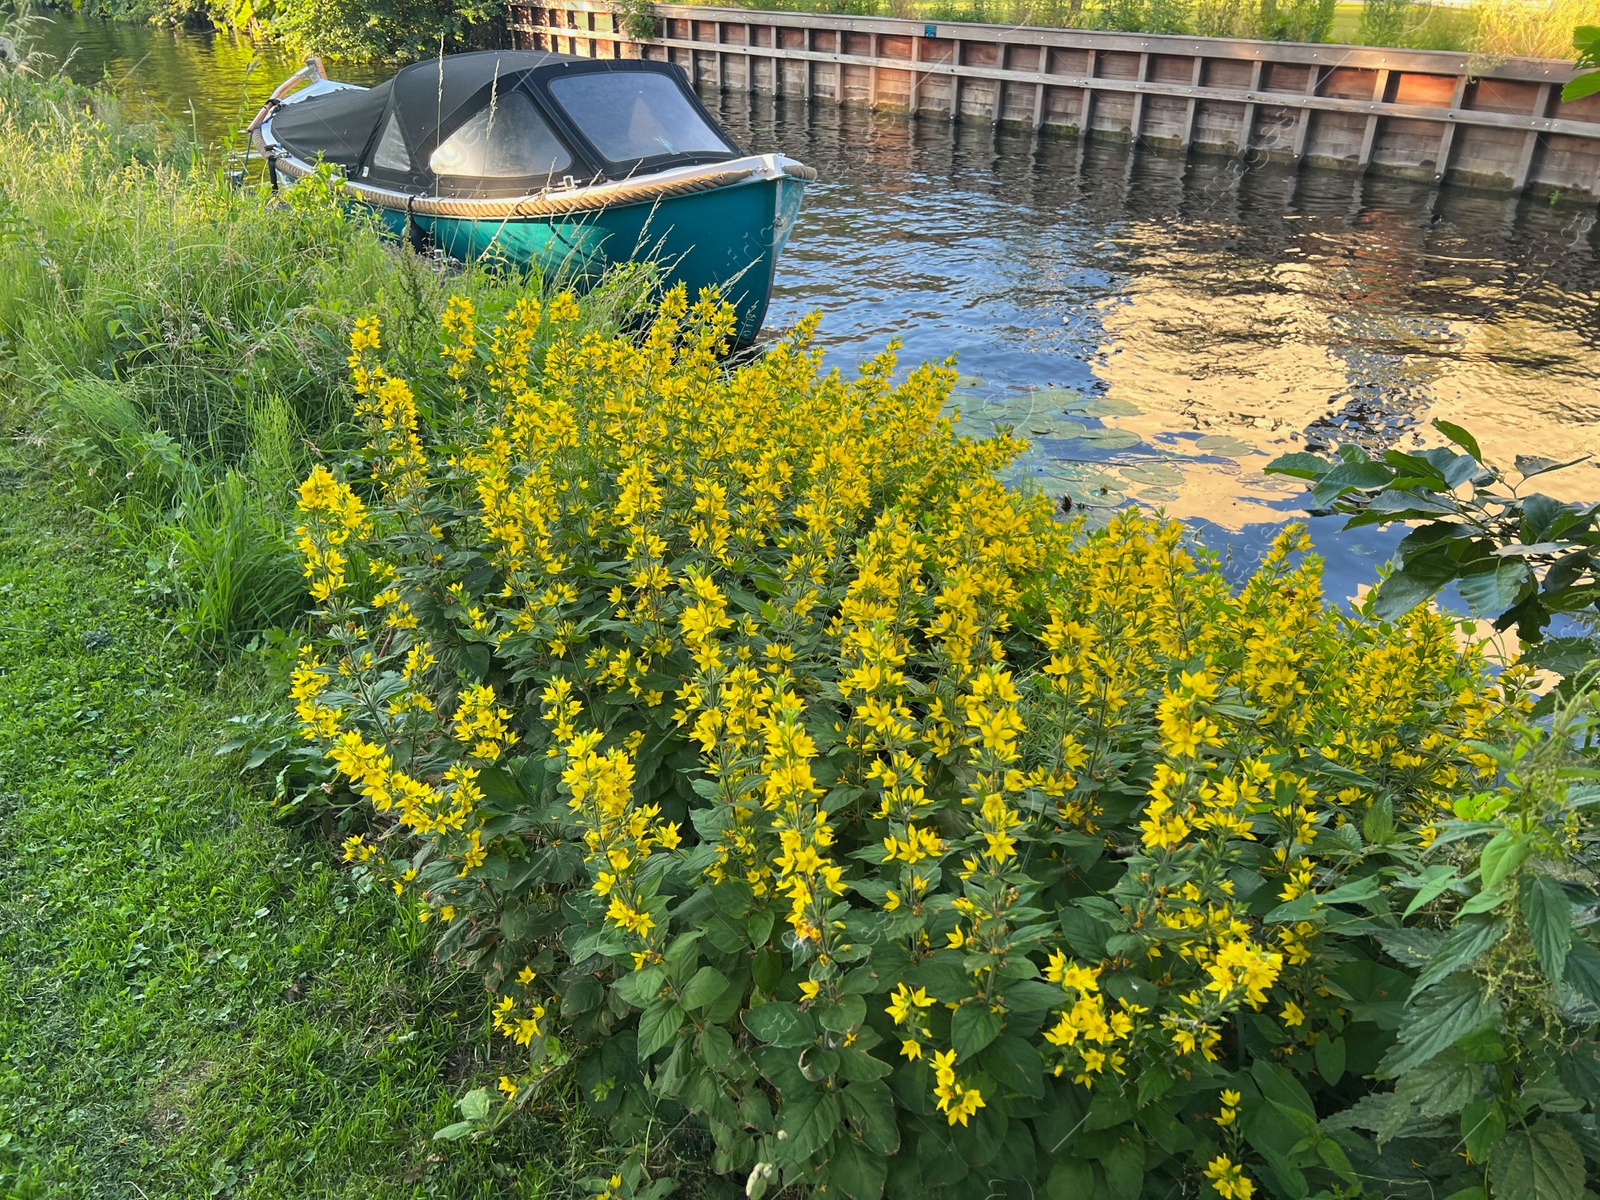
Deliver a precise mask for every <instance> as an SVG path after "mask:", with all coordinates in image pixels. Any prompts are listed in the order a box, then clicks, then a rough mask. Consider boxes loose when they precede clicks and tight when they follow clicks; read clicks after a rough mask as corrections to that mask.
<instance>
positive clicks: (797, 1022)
mask: <svg viewBox="0 0 1600 1200" xmlns="http://www.w3.org/2000/svg"><path fill="white" fill-rule="evenodd" d="M744 1027H745V1028H746V1029H748V1030H749V1031H750V1032H751V1033H753V1034H754V1035H755V1036H756V1037H758V1038H760V1039H761V1040H762V1041H763V1042H766V1043H767V1044H768V1045H770V1046H780V1047H783V1048H786V1049H793V1048H795V1047H799V1046H804V1045H807V1044H809V1043H811V1042H814V1041H816V1040H817V1023H816V1022H815V1021H814V1020H812V1018H811V1014H809V1013H803V1012H801V1011H800V1010H799V1009H798V1008H796V1007H795V1006H794V1005H793V1004H790V1003H789V1002H788V1001H787V1000H773V1001H770V1002H769V1003H766V1004H758V1005H757V1006H756V1007H755V1008H752V1009H751V1010H750V1011H749V1012H747V1013H745V1014H744Z"/></svg>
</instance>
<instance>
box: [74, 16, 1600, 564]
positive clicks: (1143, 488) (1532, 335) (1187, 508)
mask: <svg viewBox="0 0 1600 1200" xmlns="http://www.w3.org/2000/svg"><path fill="white" fill-rule="evenodd" d="M45 40H46V43H47V48H49V49H50V50H51V51H52V52H53V53H56V54H58V55H63V56H65V55H66V54H67V53H69V52H70V53H71V55H72V60H71V69H72V70H73V72H74V73H75V74H76V75H77V76H78V77H79V78H88V79H98V78H102V77H104V78H107V79H110V80H111V81H112V82H113V83H114V84H115V85H116V86H117V87H118V90H119V91H121V92H122V93H123V94H124V95H125V96H128V97H130V98H131V99H132V100H133V101H134V102H135V103H136V104H137V105H140V106H143V107H144V108H145V109H147V110H150V111H159V112H161V113H164V114H165V115H167V116H169V117H173V118H176V119H179V120H181V121H183V122H185V123H188V122H189V121H191V120H192V122H193V124H194V125H195V127H196V128H197V130H199V132H200V134H201V136H202V137H203V138H204V139H206V140H208V141H210V142H212V143H216V142H219V141H221V140H223V139H225V138H226V136H227V135H228V133H229V131H230V130H232V129H234V128H236V126H237V121H238V118H239V114H241V113H248V112H250V111H253V109H254V107H255V105H256V104H257V103H259V101H260V99H261V98H262V97H264V96H265V94H266V93H267V91H269V90H270V89H271V87H272V86H273V85H274V84H275V83H276V82H277V81H278V80H279V79H281V78H282V77H283V76H284V75H285V74H287V73H288V71H289V70H292V69H293V67H294V66H295V65H296V64H295V63H293V62H290V61H287V60H286V59H285V58H284V56H282V55H281V54H276V53H275V52H273V51H272V50H270V49H267V50H262V51H259V52H258V51H256V50H255V49H254V48H252V47H251V46H250V45H249V44H248V43H246V42H243V41H241V40H238V39H235V38H232V37H229V36H226V35H221V34H208V35H201V34H190V33H183V32H177V31H171V30H163V29H154V28H148V27H140V26H128V25H111V24H103V23H99V22H85V21H82V20H71V19H62V20H58V21H55V22H52V23H51V25H50V26H49V33H48V36H47V37H46V39H45ZM258 53H259V56H260V59H261V64H260V66H259V67H257V68H255V69H254V70H253V71H252V70H251V69H250V67H249V64H250V62H251V61H252V57H253V56H255V55H257V54H258ZM339 73H340V74H341V75H342V76H343V77H345V78H352V79H356V80H362V79H364V78H365V79H370V78H371V77H372V76H371V74H368V75H365V76H364V75H363V73H362V72H361V71H360V70H357V69H351V68H342V69H341V71H340V72H339ZM384 73H385V72H384V71H383V70H381V69H379V70H378V71H377V72H376V74H377V75H379V76H381V75H383V74H384ZM707 102H708V103H709V104H710V105H711V106H712V107H713V108H714V109H715V110H716V111H717V112H718V115H719V116H720V117H721V119H722V120H723V122H724V123H725V124H726V125H727V126H728V127H729V129H730V130H731V131H732V132H733V134H734V135H735V137H736V139H738V140H739V141H741V142H742V143H743V144H745V145H746V146H748V147H750V148H751V149H754V150H763V151H764V150H777V149H781V150H783V151H785V152H786V153H789V154H792V155H795V156H796V157H799V158H801V159H803V160H805V161H807V162H810V163H811V164H813V165H814V166H816V167H817V168H818V169H819V170H820V171H821V175H822V179H821V181H820V182H819V183H817V184H816V185H814V186H813V188H812V189H811V191H810V192H809V193H808V197H807V202H806V208H805V212H804V213H803V215H802V217H801V220H800V223H799V227H798V229H797V231H796V233H795V236H794V239H793V241H792V242H791V244H790V251H789V253H788V255H787V256H786V258H785V259H784V261H783V263H782V265H781V267H780V270H779V280H778V293H777V297H776V300H775V302H774V305H773V308H772V313H771V316H770V317H769V325H772V326H784V325H787V324H789V323H791V322H793V321H794V320H795V319H797V318H798V317H799V316H801V315H802V314H804V313H805V312H807V311H809V310H811V309H814V308H820V309H822V310H824V312H825V314H826V319H825V322H824V324H823V331H822V336H823V339H824V342H825V344H826V346H827V349H828V352H829V354H830V357H831V359H832V361H833V362H835V363H837V364H839V365H841V366H846V367H848V366H850V365H852V364H853V363H854V362H856V361H858V360H859V359H861V358H862V357H864V356H866V355H869V354H872V353H875V352H876V351H878V350H880V349H881V348H882V347H883V346H884V344H885V343H886V342H887V341H888V340H889V339H890V338H899V339H901V340H902V341H903V343H904V350H903V352H902V358H903V361H906V362H912V361H918V360H921V359H925V358H943V357H945V356H947V355H951V354H956V355H959V359H960V369H961V371H962V372H963V373H964V375H966V376H968V377H969V378H968V379H966V380H964V381H963V387H962V390H961V394H959V395H958V396H957V398H956V403H957V405H958V406H959V408H960V409H961V411H962V413H963V420H964V421H965V422H967V423H968V424H969V426H970V427H971V428H973V429H974V430H976V431H979V432H982V431H984V430H986V429H988V428H992V427H993V425H995V424H996V423H1004V424H1008V425H1013V426H1016V427H1018V428H1022V427H1023V426H1027V427H1028V428H1027V430H1026V431H1027V432H1028V433H1029V435H1030V436H1031V437H1032V438H1033V439H1034V450H1033V451H1032V452H1031V454H1030V456H1029V458H1028V460H1027V461H1026V462H1025V463H1024V464H1023V465H1022V474H1024V475H1026V476H1028V477H1030V478H1031V479H1033V480H1034V481H1035V482H1036V483H1037V484H1038V485H1039V486H1041V487H1045V488H1047V489H1049V490H1050V491H1051V492H1052V494H1056V495H1063V496H1067V497H1070V498H1072V500H1073V502H1074V504H1075V505H1078V506H1082V507H1088V508H1089V509H1091V510H1092V511H1096V510H1097V511H1104V510H1105V509H1106V508H1108V507H1109V506H1114V505H1117V504H1123V503H1128V502H1139V503H1144V504H1149V505H1159V506H1161V507H1163V508H1165V509H1166V511H1168V512H1170V513H1173V514H1175V515H1180V516H1183V517H1185V518H1188V519H1190V520H1191V521H1193V522H1195V523H1196V525H1197V527H1199V528H1201V529H1202V530H1203V531H1204V532H1205V535H1206V537H1207V538H1208V540H1209V541H1210V542H1211V543H1212V544H1214V545H1217V546H1218V547H1220V548H1221V549H1222V551H1223V552H1224V553H1225V554H1226V555H1228V556H1231V558H1232V560H1233V562H1234V563H1235V565H1236V567H1237V568H1238V569H1239V570H1244V569H1247V567H1248V566H1249V564H1250V563H1251V562H1252V561H1253V560H1254V558H1255V557H1256V556H1257V555H1258V554H1259V551H1260V548H1261V547H1262V546H1263V545H1265V543H1266V542H1267V541H1268V540H1269V539H1270V536H1271V535H1272V533H1273V532H1274V531H1275V530H1276V529H1278V528H1279V527H1280V526H1281V524H1282V523H1283V522H1284V521H1285V520H1286V519H1288V518H1289V517H1290V516H1292V515H1294V514H1295V513H1296V512H1297V511H1298V509H1299V508H1300V506H1301V504H1302V497H1303V492H1302V491H1301V490H1300V489H1299V488H1298V487H1295V486H1292V485H1290V484H1289V483H1287V482H1285V481H1279V480H1272V479H1268V478H1266V477H1264V476H1263V475H1262V474H1261V467H1262V466H1263V465H1264V464H1265V463H1266V462H1267V461H1268V458H1269V456H1272V455H1276V454H1279V453H1282V452H1283V451H1285V450H1290V449H1298V448H1302V447H1306V446H1310V447H1313V448H1324V447H1327V446H1330V445H1332V444H1334V443H1336V442H1338V441H1347V440H1355V441H1359V442H1362V443H1363V444H1366V445H1368V446H1369V447H1372V448H1381V447H1384V446H1389V445H1403V446H1408V445H1412V444H1416V443H1418V442H1420V441H1425V440H1428V439H1430V438H1432V437H1433V436H1434V435H1433V434H1432V431H1431V430H1430V429H1429V427H1428V421H1429V419H1431V418H1433V417H1441V416H1442V417H1446V418H1448V419H1451V420H1455V421H1458V422H1460V423H1462V424H1465V425H1467V426H1468V427H1470V428H1471V429H1472V430H1473V431H1474V432H1475V433H1476V434H1477V435H1478V437H1479V440H1480V441H1481V442H1482V443H1483V445H1484V448H1485V449H1486V450H1487V451H1488V452H1489V453H1491V454H1493V455H1495V456H1498V457H1500V458H1503V459H1506V460H1509V459H1510V458H1511V457H1512V456H1513V455H1514V454H1519V453H1534V454H1546V455H1550V456H1552V457H1573V456H1575V455H1576V454H1579V453H1594V452H1600V236H1597V234H1596V230H1595V210H1594V207H1593V206H1592V205H1590V206H1588V207H1586V208H1584V207H1580V208H1574V207H1572V206H1566V205H1560V204H1550V203H1546V202H1543V201H1538V200H1528V201H1523V202H1520V203H1519V202H1517V201H1514V200H1511V199H1508V198H1506V197H1503V196H1497V195H1494V194H1491V193H1474V192H1468V191H1458V190H1450V191H1439V190H1437V189H1431V188H1428V187H1426V186H1424V185H1420V184H1416V183H1412V182H1405V181H1396V180H1385V179H1380V178H1376V177H1374V178H1368V179H1357V178H1354V177H1352V176H1348V175H1338V174H1330V173H1322V172H1314V171H1307V172H1304V173H1295V172H1291V171H1288V170H1286V169H1284V168H1281V167H1275V166H1258V165H1254V164H1246V163H1243V162H1239V161H1231V160H1226V159H1219V158H1201V157H1196V158H1193V159H1191V160H1189V161H1184V160H1182V159H1180V158H1178V157H1175V156H1171V155H1166V154H1157V153H1142V152H1133V151H1130V150H1129V149H1127V148H1125V147H1120V146H1114V145H1104V144H1090V145H1083V144H1080V143H1076V142H1072V141H1066V140H1062V139H1058V138H1053V137H1047V138H1043V139H1039V138H1035V137H1034V136H1032V135H1031V134H1029V133H1027V132H1022V131H1012V130H994V129H990V128H988V127H984V126H976V125H970V124H964V125H960V126H952V125H951V124H949V123H948V122H945V121H938V120H920V121H909V120H906V119H904V118H900V117H895V116H889V115H883V114H870V113H866V112H863V111H861V110H857V109H842V108H838V107H835V106H832V105H829V104H820V103H819V104H814V105H808V104H806V103H804V102H801V101H782V100H774V99H772V98H768V97H752V96H745V95H735V94H729V95H724V96H708V97H707ZM191 106H192V116H190V115H189V114H190V112H191ZM1541 483H1542V484H1547V485H1548V490H1555V491H1558V492H1560V493H1561V494H1563V495H1564V496H1568V497H1572V498H1581V497H1592V496H1594V495H1595V494H1596V493H1597V492H1600V474H1597V472H1596V469H1595V468H1594V467H1592V466H1583V467H1579V468H1576V469H1574V470H1573V471H1570V472H1566V473H1564V474H1561V475H1556V476H1551V477H1547V479H1546V480H1542V481H1541ZM1337 524H1338V522H1336V521H1330V520H1328V519H1319V520H1318V521H1317V522H1315V525H1316V534H1317V537H1318V541H1319V544H1320V546H1321V548H1322V549H1323V551H1324V552H1325V553H1327V554H1328V556H1329V559H1330V568H1331V569H1330V574H1331V576H1332V579H1331V584H1332V587H1333V590H1335V591H1338V592H1341V593H1343V594H1349V593H1350V592H1352V591H1353V590H1354V589H1355V587H1356V586H1357V585H1358V584H1360V583H1363V582H1366V581H1369V580H1370V579H1371V578H1372V575H1373V570H1374V568H1375V566H1376V565H1377V563H1379V562H1381V561H1382V560H1383V558H1384V557H1385V556H1386V555H1387V552H1388V549H1389V548H1390V547H1391V546H1392V544H1393V541H1394V539H1393V538H1392V537H1389V536H1387V535H1382V534H1377V533H1372V532H1365V533H1363V534H1360V535H1339V536H1338V537H1335V536H1334V535H1333V532H1332V530H1333V529H1334V528H1336V527H1337Z"/></svg>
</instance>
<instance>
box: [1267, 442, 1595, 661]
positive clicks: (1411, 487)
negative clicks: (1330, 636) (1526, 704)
mask: <svg viewBox="0 0 1600 1200" xmlns="http://www.w3.org/2000/svg"><path fill="white" fill-rule="evenodd" d="M1433 424H1434V427H1435V428H1436V429H1437V430H1438V431H1439V432H1440V433H1442V434H1444V436H1445V437H1447V438H1449V439H1450V441H1451V442H1452V443H1453V444H1454V447H1455V448H1452V447H1451V446H1436V447H1434V448H1432V449H1428V450H1424V451H1422V452H1420V453H1417V454H1410V453H1407V452H1405V451H1402V450H1385V451H1384V452H1383V453H1382V454H1381V455H1379V456H1378V457H1376V458H1375V457H1373V456H1372V455H1370V454H1368V453H1367V452H1366V451H1365V450H1363V449H1362V448H1361V447H1360V446H1355V445H1346V446H1341V447H1339V450H1338V452H1337V453H1336V454H1335V455H1334V456H1333V457H1331V458H1323V457H1320V456H1318V455H1315V454H1308V453H1305V452H1304V451H1301V452H1298V453H1294V454H1285V455H1281V456H1280V457H1278V458H1276V459H1274V460H1273V461H1272V462H1271V463H1269V464H1268V466H1267V471H1268V472H1269V473H1272V474H1278V475H1289V476H1292V477H1294V478H1298V479H1304V480H1306V481H1307V482H1308V483H1309V484H1310V485H1311V486H1310V491H1311V502H1312V503H1313V504H1316V505H1319V506H1324V507H1330V508H1331V509H1332V510H1333V511H1335V512H1340V513H1348V514H1350V520H1348V521H1347V522H1345V528H1346V529H1351V528H1355V527H1358V526H1362V525H1389V524H1409V525H1413V526H1415V528H1413V529H1412V530H1411V532H1410V533H1409V534H1407V536H1406V537H1405V539H1404V540H1403V541H1401V543H1400V545H1399V546H1398V548H1397V549H1396V552H1395V555H1394V559H1395V562H1394V569H1393V570H1392V571H1390V572H1389V574H1387V575H1386V576H1385V577H1384V578H1383V580H1382V581H1381V582H1380V583H1379V584H1378V587H1377V589H1376V591H1375V593H1374V596H1373V611H1374V612H1375V613H1376V614H1377V615H1378V616H1380V617H1383V618H1386V619H1392V618H1395V617H1399V616H1402V615H1404V614H1405V613H1406V612H1409V611H1410V610H1411V609H1412V608H1414V607H1416V606H1417V605H1418V604H1422V603H1423V602H1425V601H1427V600H1431V599H1432V598H1433V597H1435V596H1437V595H1438V594H1439V593H1440V592H1441V591H1443V590H1444V589H1445V588H1446V587H1450V586H1454V588H1455V589H1456V591H1457V592H1458V593H1459V594H1460V597H1461V599H1462V600H1463V601H1465V603H1466V606H1467V609H1468V611H1469V612H1470V613H1471V614H1472V615H1473V616H1474V617H1486V618H1492V619H1493V620H1494V624H1495V628H1497V629H1510V628H1512V627H1513V626H1515V627H1516V631H1517V635H1518V637H1520V638H1521V640H1522V641H1523V642H1524V643H1527V644H1529V645H1535V644H1537V643H1540V642H1543V641H1544V637H1545V633H1546V630H1547V629H1548V627H1549V625H1550V622H1551V620H1552V618H1555V617H1558V616H1563V615H1565V616H1571V615H1575V614H1587V615H1588V616H1590V617H1591V618H1592V617H1593V616H1594V614H1593V612H1591V611H1590V610H1593V609H1597V608H1600V527H1597V526H1596V523H1595V517H1596V514H1597V513H1600V506H1596V505H1593V504H1581V503H1574V502H1571V501H1562V500H1557V499H1555V498H1554V497H1553V496H1547V495H1545V494H1543V493H1542V492H1534V491H1529V490H1528V483H1529V481H1530V480H1532V479H1535V478H1537V477H1538V476H1541V475H1545V474H1548V473H1549V472H1551V471H1560V470H1564V469H1565V468H1567V467H1572V466H1576V465H1577V464H1578V463H1580V462H1583V461H1585V458H1578V459H1575V460H1572V461H1569V462H1564V463H1563V462H1557V461H1555V460H1554V459H1549V458H1543V457H1540V456H1538V455H1528V454H1519V455H1517V456H1516V460H1515V465H1514V467H1513V468H1511V469H1507V468H1505V467H1502V466H1498V465H1496V464H1495V463H1492V462H1489V461H1487V460H1486V459H1485V458H1484V457H1483V451H1482V450H1481V449H1479V447H1478V442H1477V439H1476V438H1474V437H1473V436H1472V434H1471V433H1469V432H1468V431H1467V430H1465V429H1463V428H1461V426H1459V425H1454V424H1452V423H1451V422H1449V421H1435V422H1434V423H1433ZM1585 457H1586V456H1585ZM1594 656H1595V647H1594V645H1593V644H1592V643H1591V642H1590V641H1589V640H1588V639H1586V638H1579V639H1573V638H1566V637H1563V638H1556V639H1554V640H1553V641H1552V642H1551V643H1550V644H1548V645H1545V646H1536V648H1535V649H1534V651H1533V653H1532V656H1531V661H1534V662H1537V663H1539V664H1540V665H1543V666H1550V667H1554V668H1556V669H1559V670H1562V671H1564V672H1569V673H1570V672H1571V671H1572V670H1574V668H1575V667H1576V666H1580V665H1582V663H1583V662H1584V661H1585V660H1586V659H1587V658H1592V657H1594ZM1574 660H1575V661H1574Z"/></svg>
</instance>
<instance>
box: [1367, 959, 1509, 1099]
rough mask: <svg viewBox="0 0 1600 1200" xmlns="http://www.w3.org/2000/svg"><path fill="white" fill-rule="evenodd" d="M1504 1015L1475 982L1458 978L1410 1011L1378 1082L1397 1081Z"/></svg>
mask: <svg viewBox="0 0 1600 1200" xmlns="http://www.w3.org/2000/svg"><path fill="white" fill-rule="evenodd" d="M1499 1015H1500V1002H1499V1001H1498V1000H1497V999H1496V998H1495V997H1494V996H1493V995H1491V994H1489V993H1488V992H1486V991H1484V989H1483V988H1482V987H1481V986H1480V985H1479V984H1478V982H1477V981H1476V980H1474V979H1470V978H1468V977H1466V976H1461V975H1456V976H1452V977H1451V978H1449V979H1446V980H1445V981H1444V982H1443V983H1441V984H1440V985H1439V986H1438V987H1436V988H1433V989H1431V990H1429V991H1427V992H1425V993H1423V996H1422V998H1421V999H1420V1000H1418V1001H1417V1002H1416V1003H1415V1004H1413V1005H1411V1006H1410V1007H1409V1008H1407V1009H1406V1013H1405V1016H1404V1017H1403V1018H1402V1019H1401V1021H1400V1033H1399V1038H1400V1041H1399V1044H1398V1045H1396V1046H1395V1047H1394V1048H1393V1049H1391V1050H1390V1051H1389V1053H1388V1054H1387V1055H1385V1056H1384V1059H1383V1061H1382V1062H1381V1063H1380V1064H1379V1065H1378V1078H1380V1079H1394V1078H1395V1077H1396V1076H1399V1075H1402V1074H1404V1073H1405V1072H1407V1071H1409V1070H1411V1069H1412V1068H1414V1067H1420V1066H1421V1065H1422V1064H1423V1063H1425V1062H1428V1061H1430V1060H1431V1059H1433V1058H1435V1057H1437V1056H1438V1055H1440V1054H1442V1053H1444V1052H1445V1051H1446V1050H1448V1049H1449V1048H1450V1047H1451V1046H1453V1045H1455V1044H1456V1043H1457V1042H1459V1041H1460V1040H1461V1039H1462V1038H1464V1037H1466V1036H1467V1035H1468V1034H1470V1033H1476V1032H1477V1031H1478V1030H1480V1029H1482V1028H1484V1027H1485V1026H1486V1025H1489V1024H1491V1023H1492V1022H1493V1021H1494V1020H1495V1019H1496V1018H1497V1017H1498V1016H1499Z"/></svg>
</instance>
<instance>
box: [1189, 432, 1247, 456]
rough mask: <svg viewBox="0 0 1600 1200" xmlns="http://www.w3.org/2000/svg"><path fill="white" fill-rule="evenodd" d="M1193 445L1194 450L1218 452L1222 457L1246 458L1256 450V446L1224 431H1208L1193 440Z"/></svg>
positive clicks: (1209, 452)
mask: <svg viewBox="0 0 1600 1200" xmlns="http://www.w3.org/2000/svg"><path fill="white" fill-rule="evenodd" d="M1194 446H1195V449H1196V450H1204V451H1205V452H1206V453H1207V454H1220V455H1222V457H1224V458H1248V457H1250V455H1252V454H1254V453H1255V452H1256V448H1255V447H1254V446H1252V445H1250V444H1249V443H1248V442H1241V441H1240V440H1239V439H1238V438H1236V437H1233V436H1232V435H1231V434H1226V433H1208V434H1207V435H1206V436H1205V437H1203V438H1201V439H1200V440H1199V441H1197V442H1195V444H1194Z"/></svg>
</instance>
